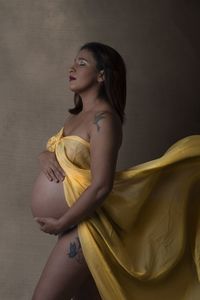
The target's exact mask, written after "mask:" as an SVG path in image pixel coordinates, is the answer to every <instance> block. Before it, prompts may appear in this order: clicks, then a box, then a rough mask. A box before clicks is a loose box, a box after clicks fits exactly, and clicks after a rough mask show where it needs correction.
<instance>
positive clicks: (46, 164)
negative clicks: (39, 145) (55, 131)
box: [38, 150, 65, 183]
mask: <svg viewBox="0 0 200 300" xmlns="http://www.w3.org/2000/svg"><path fill="white" fill-rule="evenodd" d="M38 160H39V165H40V167H41V170H42V171H43V172H44V174H45V175H46V176H47V178H48V180H49V181H52V180H53V181H55V182H57V183H58V182H59V181H63V180H64V178H65V172H64V170H63V169H62V168H61V166H60V165H59V163H58V161H57V158H56V155H55V152H51V151H49V150H44V151H42V152H41V153H40V154H39V156H38Z"/></svg>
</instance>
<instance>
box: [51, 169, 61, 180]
mask: <svg viewBox="0 0 200 300" xmlns="http://www.w3.org/2000/svg"><path fill="white" fill-rule="evenodd" d="M49 175H50V176H51V177H52V178H53V181H55V182H59V179H58V178H57V177H56V176H55V173H54V171H53V170H52V169H50V170H49Z"/></svg>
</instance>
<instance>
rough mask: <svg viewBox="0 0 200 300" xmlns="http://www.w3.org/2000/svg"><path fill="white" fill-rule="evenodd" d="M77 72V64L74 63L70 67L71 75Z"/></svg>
mask: <svg viewBox="0 0 200 300" xmlns="http://www.w3.org/2000/svg"><path fill="white" fill-rule="evenodd" d="M75 71H76V68H75V63H73V64H72V65H71V66H70V67H69V74H70V73H71V72H75Z"/></svg>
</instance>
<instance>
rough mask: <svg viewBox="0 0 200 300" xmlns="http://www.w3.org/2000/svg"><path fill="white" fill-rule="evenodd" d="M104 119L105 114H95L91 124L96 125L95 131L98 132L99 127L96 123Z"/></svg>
mask: <svg viewBox="0 0 200 300" xmlns="http://www.w3.org/2000/svg"><path fill="white" fill-rule="evenodd" d="M104 118H105V112H100V113H97V114H96V115H95V116H94V122H93V124H96V125H97V131H99V130H100V126H99V124H98V122H99V121H100V120H101V119H104Z"/></svg>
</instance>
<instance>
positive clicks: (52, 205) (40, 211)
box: [31, 172, 69, 218]
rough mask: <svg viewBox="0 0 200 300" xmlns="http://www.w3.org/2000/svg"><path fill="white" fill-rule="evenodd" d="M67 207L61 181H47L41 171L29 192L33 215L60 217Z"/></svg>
mask: <svg viewBox="0 0 200 300" xmlns="http://www.w3.org/2000/svg"><path fill="white" fill-rule="evenodd" d="M68 209H69V207H68V205H67V202H66V199H65V195H64V190H63V182H62V181H60V182H58V183H56V182H54V181H49V180H48V179H47V177H46V175H45V174H44V173H43V172H40V173H39V175H38V177H37V178H36V180H35V183H34V186H33V189H32V194H31V211H32V214H33V216H34V217H54V218H59V217H61V216H62V215H63V214H64V213H65V212H66V211H67V210H68Z"/></svg>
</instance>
